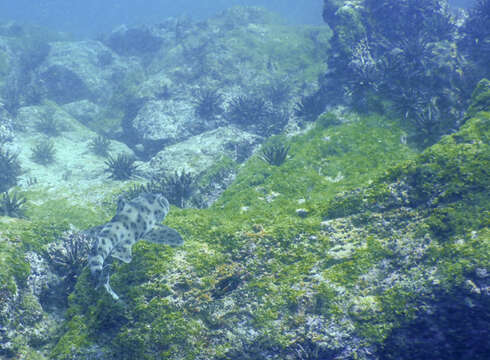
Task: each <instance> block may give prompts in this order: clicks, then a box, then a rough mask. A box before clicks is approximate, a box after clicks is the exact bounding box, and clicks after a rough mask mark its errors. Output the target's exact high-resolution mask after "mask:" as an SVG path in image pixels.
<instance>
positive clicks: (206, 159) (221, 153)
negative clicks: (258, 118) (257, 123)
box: [142, 126, 262, 175]
mask: <svg viewBox="0 0 490 360" xmlns="http://www.w3.org/2000/svg"><path fill="white" fill-rule="evenodd" d="M261 141H262V138H261V137H260V136H257V135H254V134H250V133H247V132H245V131H242V130H240V129H237V128H236V127H233V126H225V127H220V128H218V129H215V130H211V131H207V132H204V133H202V134H199V135H196V136H193V137H191V138H189V139H187V140H186V141H183V142H180V143H178V144H175V145H172V146H168V147H167V148H165V149H163V150H162V151H160V152H159V153H157V154H156V155H155V156H154V157H153V158H152V159H151V160H150V161H149V162H148V163H147V164H145V165H144V166H143V167H142V170H143V171H144V172H146V173H148V174H151V173H167V174H168V173H173V172H175V171H182V170H184V171H186V172H191V173H193V174H195V175H199V174H201V173H203V172H204V171H206V170H208V169H209V168H211V167H212V166H214V165H215V164H216V163H217V162H219V161H220V160H221V159H222V158H223V157H228V158H230V159H232V160H233V161H235V162H239V163H240V162H242V161H244V160H245V159H247V158H248V157H249V156H250V155H251V154H252V153H253V151H254V149H255V147H256V146H257V145H258V144H259V143H260V142H261Z"/></svg>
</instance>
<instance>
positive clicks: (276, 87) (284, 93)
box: [262, 81, 292, 107]
mask: <svg viewBox="0 0 490 360" xmlns="http://www.w3.org/2000/svg"><path fill="white" fill-rule="evenodd" d="M262 92H263V94H264V97H265V98H266V99H267V100H269V101H270V102H271V103H272V105H273V106H275V107H278V106H281V105H283V104H284V103H285V102H286V101H288V100H289V97H290V96H291V92H292V86H291V84H289V83H288V82H287V81H275V82H273V83H271V84H269V85H268V86H266V87H265V88H264V89H263V91H262Z"/></svg>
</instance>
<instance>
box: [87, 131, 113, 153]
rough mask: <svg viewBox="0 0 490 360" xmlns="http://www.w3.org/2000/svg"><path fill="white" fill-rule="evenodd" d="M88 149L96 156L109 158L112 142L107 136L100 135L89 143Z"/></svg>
mask: <svg viewBox="0 0 490 360" xmlns="http://www.w3.org/2000/svg"><path fill="white" fill-rule="evenodd" d="M88 147H89V149H90V151H92V152H93V153H94V154H95V155H99V156H102V157H107V156H108V155H109V151H110V149H111V141H110V140H109V139H108V138H106V137H105V136H101V135H99V136H97V137H95V138H93V139H92V140H91V141H90V142H89V144H88Z"/></svg>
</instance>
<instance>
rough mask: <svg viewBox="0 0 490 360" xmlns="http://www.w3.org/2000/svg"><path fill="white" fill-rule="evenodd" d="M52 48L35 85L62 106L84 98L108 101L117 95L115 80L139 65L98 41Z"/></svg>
mask: <svg viewBox="0 0 490 360" xmlns="http://www.w3.org/2000/svg"><path fill="white" fill-rule="evenodd" d="M50 46H51V50H50V52H49V55H48V57H47V59H46V60H45V61H44V63H43V64H42V65H41V66H40V68H39V69H38V70H37V75H36V83H37V84H38V86H40V87H42V88H44V89H45V92H46V94H47V97H48V98H49V99H51V100H54V101H56V102H57V103H60V104H66V103H70V102H73V101H78V100H82V99H90V100H92V101H95V102H98V103H101V102H104V101H107V100H108V99H109V98H110V97H111V95H112V94H113V92H114V83H116V82H115V79H117V77H120V76H121V74H123V73H128V72H131V71H132V70H133V69H135V68H137V67H138V65H137V63H136V62H131V61H130V60H126V61H124V62H123V61H121V60H120V58H119V57H118V56H117V55H116V54H115V53H114V52H112V51H111V50H110V49H109V48H107V47H106V46H105V45H104V44H102V43H101V42H99V41H93V40H88V41H78V42H68V41H58V42H53V43H51V44H50Z"/></svg>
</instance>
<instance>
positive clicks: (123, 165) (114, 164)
mask: <svg viewBox="0 0 490 360" xmlns="http://www.w3.org/2000/svg"><path fill="white" fill-rule="evenodd" d="M135 161H136V159H135V158H134V157H132V156H131V155H128V154H123V153H121V154H118V155H117V156H116V157H113V156H112V155H109V156H108V157H107V160H106V161H105V162H104V163H105V164H106V166H107V168H106V169H105V172H108V173H110V175H109V177H110V178H111V179H114V180H129V179H131V178H132V177H134V176H135V175H136V170H137V168H138V166H137V165H136V164H135Z"/></svg>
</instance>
